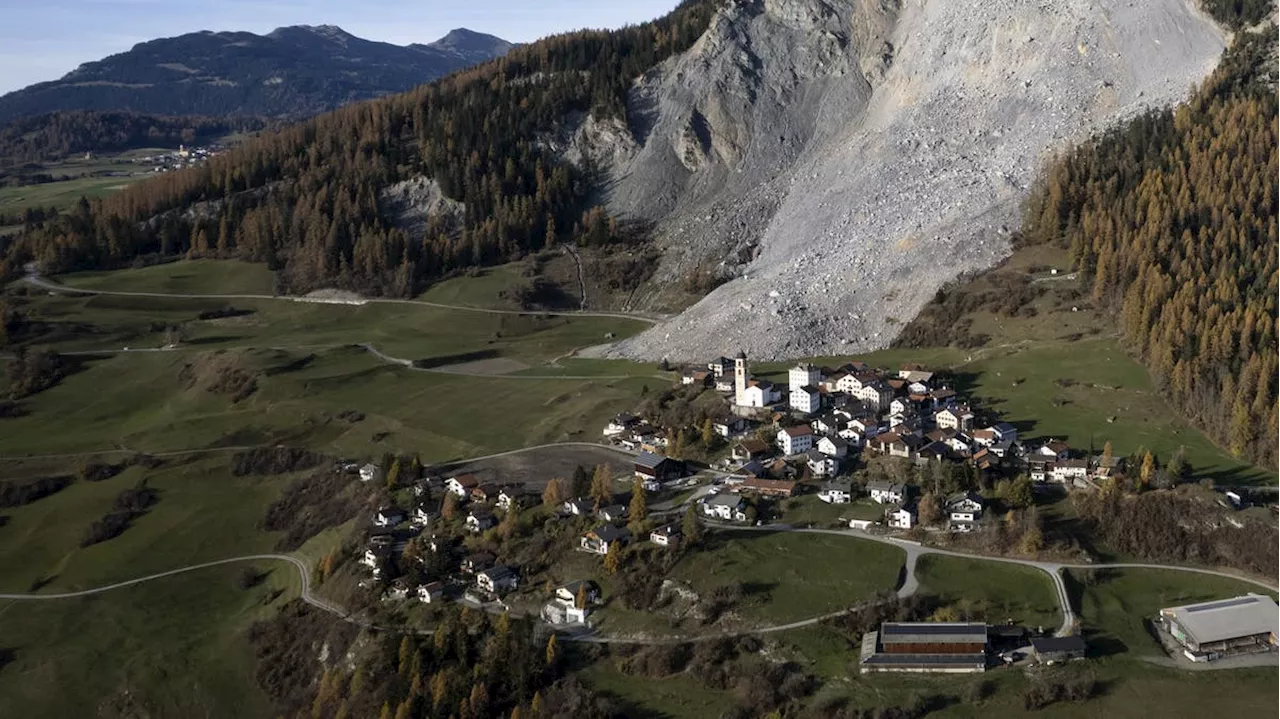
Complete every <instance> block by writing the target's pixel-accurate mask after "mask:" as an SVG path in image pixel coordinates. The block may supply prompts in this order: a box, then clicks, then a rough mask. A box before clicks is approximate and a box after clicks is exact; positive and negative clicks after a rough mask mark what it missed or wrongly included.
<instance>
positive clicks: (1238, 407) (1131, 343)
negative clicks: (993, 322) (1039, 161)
mask: <svg viewBox="0 0 1280 719" xmlns="http://www.w3.org/2000/svg"><path fill="white" fill-rule="evenodd" d="M1275 56H1276V40H1275V37H1274V33H1273V32H1268V31H1264V32H1263V33H1257V34H1253V33H1248V34H1241V35H1238V36H1237V39H1236V42H1235V43H1234V45H1233V47H1232V48H1231V49H1230V50H1229V51H1228V52H1227V54H1226V55H1225V56H1224V58H1223V61H1222V63H1221V64H1220V66H1219V68H1218V69H1217V71H1215V72H1214V74H1213V75H1212V76H1211V77H1210V78H1209V79H1208V80H1206V82H1205V83H1204V84H1203V86H1202V87H1201V88H1200V89H1199V90H1198V92H1196V93H1195V95H1194V97H1192V98H1191V100H1190V101H1188V102H1187V103H1185V104H1183V105H1181V106H1179V107H1177V108H1176V109H1166V110H1161V111H1158V112H1152V113H1149V114H1147V115H1145V116H1142V117H1139V118H1136V119H1134V120H1133V121H1131V122H1129V123H1128V124H1126V125H1125V126H1123V127H1120V128H1118V129H1116V130H1114V131H1112V132H1110V133H1108V134H1106V135H1105V136H1103V137H1101V138H1100V139H1098V140H1096V141H1093V142H1090V143H1088V144H1085V145H1083V146H1081V147H1079V148H1077V149H1075V150H1074V151H1073V152H1072V153H1070V154H1069V155H1067V156H1065V157H1063V158H1061V159H1059V160H1058V161H1057V162H1055V163H1054V164H1053V166H1052V167H1051V168H1050V170H1049V172H1048V173H1047V176H1046V177H1045V179H1044V182H1043V183H1042V185H1041V186H1040V187H1039V188H1038V189H1037V190H1036V191H1035V192H1034V193H1033V196H1032V198H1031V200H1030V202H1029V205H1028V211H1027V215H1026V218H1025V225H1024V228H1023V236H1024V237H1023V241H1025V242H1028V243H1057V244H1058V245H1060V246H1062V247H1064V248H1068V249H1069V250H1070V253H1071V256H1072V258H1073V262H1074V265H1075V267H1076V269H1077V270H1078V271H1079V272H1080V274H1081V280H1082V282H1083V283H1084V289H1085V290H1086V291H1090V292H1092V296H1093V299H1094V301H1095V302H1096V303H1098V304H1100V305H1105V306H1110V307H1115V308H1116V311H1117V316H1118V319H1119V323H1120V328H1121V332H1122V336H1123V340H1124V342H1125V344H1126V345H1127V348H1128V349H1129V350H1130V351H1131V352H1132V353H1133V354H1134V355H1136V356H1137V357H1138V358H1140V359H1141V360H1142V361H1143V362H1144V363H1145V364H1146V365H1147V367H1148V368H1149V369H1150V371H1151V373H1152V375H1153V377H1154V379H1155V380H1156V382H1157V386H1159V387H1160V388H1161V389H1162V390H1163V391H1164V392H1165V393H1166V395H1167V396H1168V397H1169V398H1170V399H1171V401H1172V403H1173V404H1174V405H1175V406H1176V407H1178V408H1179V409H1180V410H1181V411H1182V412H1184V413H1185V414H1186V416H1187V417H1189V418H1190V419H1191V420H1192V421H1193V422H1195V423H1196V424H1197V425H1199V426H1200V427H1201V428H1203V429H1204V430H1205V431H1206V432H1207V433H1208V434H1209V435H1210V436H1211V437H1212V438H1213V439H1214V440H1215V441H1217V442H1218V443H1219V444H1221V445H1222V446H1224V447H1227V448H1228V449H1230V451H1232V452H1233V453H1234V454H1236V455H1238V456H1241V457H1245V458H1248V459H1249V460H1252V461H1254V462H1257V463H1259V464H1263V465H1270V466H1274V465H1275V463H1276V461H1277V457H1276V445H1277V431H1276V427H1277V421H1278V420H1277V414H1276V373H1277V364H1276V340H1277V338H1276V296H1277V275H1276V272H1277V267H1276V247H1277V231H1276V210H1277V199H1276V196H1277V187H1276V185H1277V172H1278V168H1277V159H1276V142H1277V121H1276V113H1277V103H1276V89H1275V88H1276V74H1275V67H1276V66H1275V62H1276V61H1275Z"/></svg>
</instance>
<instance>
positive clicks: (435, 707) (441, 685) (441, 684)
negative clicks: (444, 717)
mask: <svg viewBox="0 0 1280 719" xmlns="http://www.w3.org/2000/svg"><path fill="white" fill-rule="evenodd" d="M436 636H437V637H439V636H441V635H440V633H438V632H437V633H436ZM448 696H449V676H448V675H447V674H445V672H444V670H440V671H438V672H436V673H435V674H434V675H433V676H432V677H431V707H432V711H434V712H436V713H439V712H440V707H441V706H443V702H444V700H445V699H446V698H448Z"/></svg>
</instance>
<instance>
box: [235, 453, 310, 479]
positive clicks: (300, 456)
mask: <svg viewBox="0 0 1280 719" xmlns="http://www.w3.org/2000/svg"><path fill="white" fill-rule="evenodd" d="M325 461H327V458H326V457H325V456H324V455H323V454H318V453H316V452H311V451H308V450H305V449H301V448H298V447H256V448H254V449H250V450H247V451H244V452H236V453H235V454H234V455H233V456H232V457H231V473H232V474H234V475H235V476H237V477H243V476H245V475H247V474H285V473H287V472H297V471H299V470H304V469H311V468H312V467H317V466H319V465H321V464H323V463H324V462H325Z"/></svg>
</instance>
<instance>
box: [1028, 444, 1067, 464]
mask: <svg viewBox="0 0 1280 719" xmlns="http://www.w3.org/2000/svg"><path fill="white" fill-rule="evenodd" d="M1035 456H1037V457H1041V458H1044V459H1049V460H1055V459H1066V458H1067V457H1069V456H1071V447H1069V446H1067V443H1066V442H1063V441H1061V440H1056V439H1052V440H1049V441H1048V442H1045V443H1044V444H1042V445H1040V446H1039V447H1037V448H1036V451H1035Z"/></svg>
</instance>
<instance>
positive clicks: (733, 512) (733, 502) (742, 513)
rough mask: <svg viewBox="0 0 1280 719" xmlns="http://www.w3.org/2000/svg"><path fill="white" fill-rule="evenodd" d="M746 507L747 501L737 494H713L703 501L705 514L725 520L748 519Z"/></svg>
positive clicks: (740, 520)
mask: <svg viewBox="0 0 1280 719" xmlns="http://www.w3.org/2000/svg"><path fill="white" fill-rule="evenodd" d="M746 509H747V501H746V500H745V499H743V498H742V497H740V496H738V495H736V494H713V495H711V496H710V497H707V498H706V499H704V500H703V502H702V513H703V514H705V515H706V516H708V517H715V518H716V519H723V520H725V521H732V522H745V521H747V514H746Z"/></svg>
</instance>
